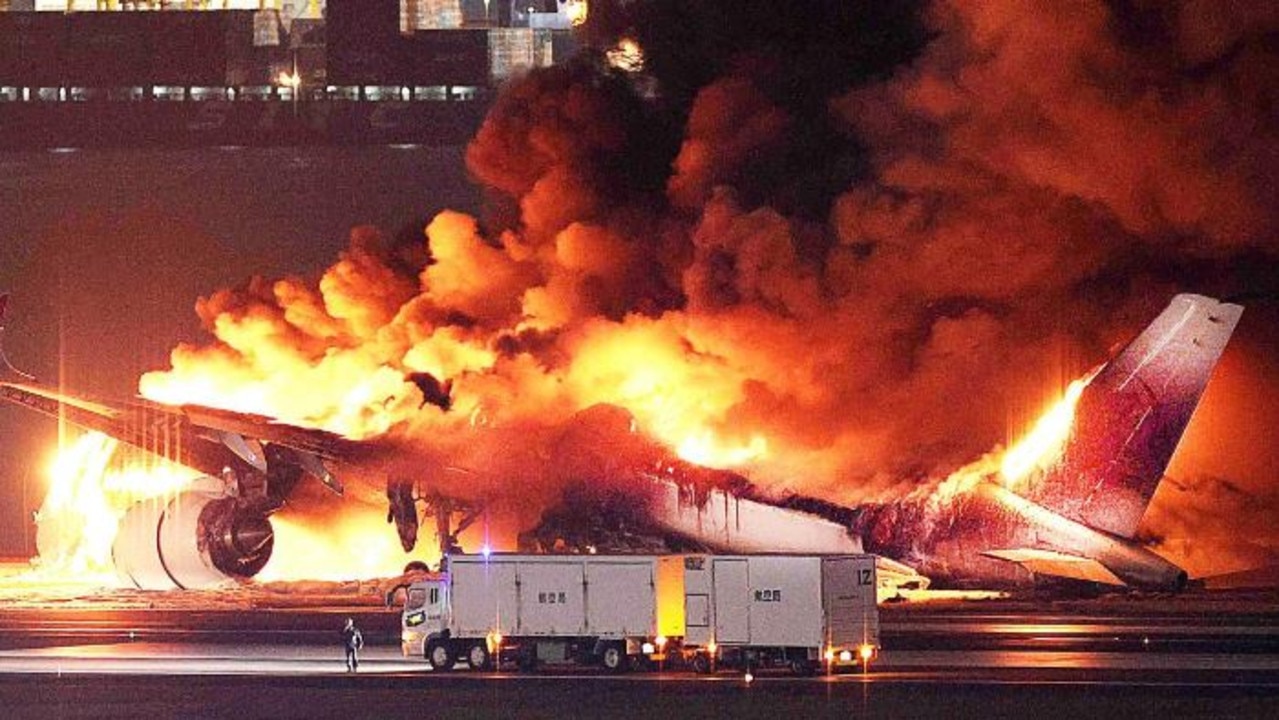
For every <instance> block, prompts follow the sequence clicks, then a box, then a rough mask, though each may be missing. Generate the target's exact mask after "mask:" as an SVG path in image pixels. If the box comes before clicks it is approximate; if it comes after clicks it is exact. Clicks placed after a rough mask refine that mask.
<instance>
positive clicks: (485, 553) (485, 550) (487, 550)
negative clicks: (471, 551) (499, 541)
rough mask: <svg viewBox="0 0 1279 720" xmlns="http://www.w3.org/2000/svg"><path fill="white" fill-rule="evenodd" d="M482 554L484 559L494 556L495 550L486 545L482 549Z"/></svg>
mask: <svg viewBox="0 0 1279 720" xmlns="http://www.w3.org/2000/svg"><path fill="white" fill-rule="evenodd" d="M480 554H481V555H483V556H484V557H488V556H489V555H492V554H493V548H491V547H489V544H488V543H484V545H483V546H482V547H480Z"/></svg>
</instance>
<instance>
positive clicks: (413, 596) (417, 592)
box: [404, 588, 426, 610]
mask: <svg viewBox="0 0 1279 720" xmlns="http://www.w3.org/2000/svg"><path fill="white" fill-rule="evenodd" d="M425 604H426V588H409V597H408V601H407V602H406V603H405V604H404V609H405V610H416V609H418V608H420V607H422V606H423V605H425Z"/></svg>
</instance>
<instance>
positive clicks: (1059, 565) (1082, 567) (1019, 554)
mask: <svg viewBox="0 0 1279 720" xmlns="http://www.w3.org/2000/svg"><path fill="white" fill-rule="evenodd" d="M982 555H985V556H987V557H992V558H995V559H996V560H1006V561H1008V562H1014V563H1017V564H1018V565H1021V566H1022V567H1024V568H1026V569H1027V570H1029V571H1030V572H1032V573H1035V574H1036V575H1052V576H1054V577H1060V578H1067V579H1070V580H1083V581H1085V582H1095V583H1101V584H1103V585H1120V586H1126V585H1127V583H1125V582H1124V581H1123V580H1120V579H1119V578H1118V577H1117V576H1116V575H1115V574H1114V573H1113V572H1111V571H1110V569H1109V568H1107V567H1106V566H1105V565H1102V564H1101V563H1100V562H1098V561H1096V560H1094V559H1092V558H1087V557H1080V556H1078V555H1067V554H1066V553H1060V552H1053V551H1052V550H1040V549H1038V548H1010V549H1007V550H987V551H985V552H983V553H982Z"/></svg>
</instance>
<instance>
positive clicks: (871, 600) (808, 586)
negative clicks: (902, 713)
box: [683, 555, 879, 674]
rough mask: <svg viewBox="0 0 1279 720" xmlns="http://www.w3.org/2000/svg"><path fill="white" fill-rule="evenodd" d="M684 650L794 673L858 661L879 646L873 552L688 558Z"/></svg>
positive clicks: (696, 662) (694, 660)
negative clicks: (776, 667)
mask: <svg viewBox="0 0 1279 720" xmlns="http://www.w3.org/2000/svg"><path fill="white" fill-rule="evenodd" d="M683 566H684V588H683V591H684V595H685V608H686V609H685V618H684V619H685V624H686V631H685V634H684V637H683V653H684V657H685V659H686V660H687V661H688V663H689V664H690V665H691V666H692V667H693V669H694V670H696V671H699V672H708V671H710V670H711V669H713V668H714V667H716V666H717V665H726V666H731V667H744V668H747V669H750V668H754V667H770V666H778V665H785V666H789V667H790V668H791V669H792V670H794V671H795V672H796V673H798V674H809V673H812V672H814V671H815V670H816V669H817V668H819V667H822V666H823V665H825V666H826V667H827V668H833V667H835V666H847V665H855V664H857V663H862V664H863V666H868V665H869V663H870V661H871V660H872V659H874V657H875V656H876V655H877V653H878V649H879V610H878V607H877V606H876V604H875V603H876V594H875V558H874V556H873V555H735V556H725V555H687V556H685V557H684V561H683Z"/></svg>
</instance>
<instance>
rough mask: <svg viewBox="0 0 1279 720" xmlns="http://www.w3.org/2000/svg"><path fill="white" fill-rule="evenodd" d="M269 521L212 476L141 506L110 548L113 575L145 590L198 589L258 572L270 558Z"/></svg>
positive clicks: (124, 522)
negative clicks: (115, 574)
mask: <svg viewBox="0 0 1279 720" xmlns="http://www.w3.org/2000/svg"><path fill="white" fill-rule="evenodd" d="M274 541H275V535H274V533H273V532H272V530H271V521H270V520H268V519H267V517H266V515H265V514H264V513H263V512H262V511H261V510H259V509H256V508H255V507H254V506H253V504H250V503H246V502H245V501H244V500H242V499H241V498H239V497H237V496H235V495H233V494H231V493H230V491H229V489H228V487H227V485H226V483H224V482H222V481H221V480H218V479H217V478H213V477H204V478H200V479H199V480H197V481H196V482H195V483H194V484H193V485H192V486H191V487H189V488H187V489H185V490H183V491H182V492H180V493H178V494H176V495H172V496H168V497H163V498H156V499H153V500H146V501H143V502H139V503H137V504H136V505H134V506H133V507H131V508H129V510H128V511H127V512H126V513H125V515H124V517H123V518H122V519H121V521H120V526H119V531H118V532H117V534H116V538H115V543H114V545H112V548H111V555H112V559H113V561H114V562H115V568H116V572H117V573H118V574H119V575H120V577H121V579H122V580H123V581H124V582H125V583H126V584H128V585H131V586H134V587H137V588H140V589H143V590H172V589H198V588H207V587H213V586H216V585H221V584H224V583H226V582H227V581H228V580H243V579H245V578H250V577H252V576H254V575H256V574H257V573H258V571H260V570H261V569H262V567H263V566H264V565H266V563H267V560H269V559H270V558H271V549H272V547H273V545H274Z"/></svg>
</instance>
